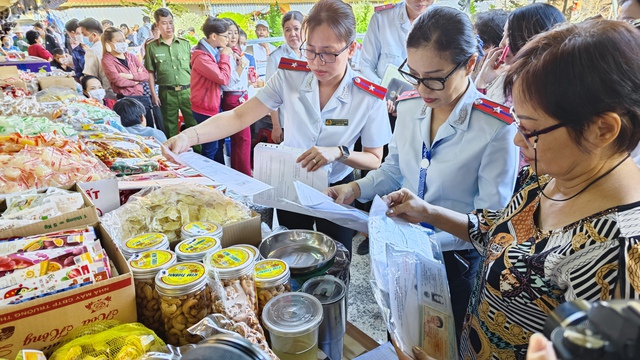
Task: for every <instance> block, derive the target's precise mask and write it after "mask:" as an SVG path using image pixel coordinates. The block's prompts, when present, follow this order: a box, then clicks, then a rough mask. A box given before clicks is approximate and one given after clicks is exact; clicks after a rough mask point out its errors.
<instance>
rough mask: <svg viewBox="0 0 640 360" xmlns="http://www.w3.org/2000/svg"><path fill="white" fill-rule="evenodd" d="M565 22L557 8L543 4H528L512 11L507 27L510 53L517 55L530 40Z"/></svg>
mask: <svg viewBox="0 0 640 360" xmlns="http://www.w3.org/2000/svg"><path fill="white" fill-rule="evenodd" d="M565 21H566V19H565V17H564V15H563V14H562V12H561V11H560V10H558V8H556V7H555V6H553V5H549V4H545V3H534V4H529V5H526V6H523V7H521V8H518V9H515V10H513V12H512V13H511V15H509V19H508V22H509V25H507V30H508V31H509V34H508V35H509V48H510V49H511V53H512V54H514V55H515V54H517V53H518V51H520V49H521V48H522V47H523V46H524V44H526V43H527V42H528V41H529V40H531V38H533V37H534V36H536V35H538V34H540V33H543V32H546V31H547V30H549V29H551V28H553V27H554V26H556V25H558V24H560V23H564V22H565Z"/></svg>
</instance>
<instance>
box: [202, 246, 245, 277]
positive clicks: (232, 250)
mask: <svg viewBox="0 0 640 360" xmlns="http://www.w3.org/2000/svg"><path fill="white" fill-rule="evenodd" d="M253 264H254V262H253V255H251V253H250V252H249V250H246V249H243V248H237V247H229V248H226V249H222V250H219V251H216V252H214V253H211V254H208V255H207V256H206V257H205V258H204V265H205V266H206V267H207V272H211V271H216V272H217V273H218V276H220V278H221V279H234V278H237V277H240V276H242V275H248V274H253Z"/></svg>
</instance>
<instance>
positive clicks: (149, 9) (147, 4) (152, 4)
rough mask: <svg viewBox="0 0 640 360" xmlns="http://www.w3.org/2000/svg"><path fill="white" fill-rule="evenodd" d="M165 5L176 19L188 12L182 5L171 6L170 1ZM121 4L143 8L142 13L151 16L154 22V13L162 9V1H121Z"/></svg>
mask: <svg viewBox="0 0 640 360" xmlns="http://www.w3.org/2000/svg"><path fill="white" fill-rule="evenodd" d="M165 3H166V5H167V8H169V10H171V12H172V13H173V16H175V17H178V16H180V15H182V14H184V13H186V12H187V9H186V8H185V7H184V6H182V5H180V4H171V3H170V2H169V1H166V2H165ZM120 4H121V5H122V6H135V7H142V13H143V14H144V15H147V16H149V17H150V18H151V19H152V21H153V13H154V12H155V11H156V10H158V9H159V8H161V7H162V0H141V1H138V2H131V1H125V0H120Z"/></svg>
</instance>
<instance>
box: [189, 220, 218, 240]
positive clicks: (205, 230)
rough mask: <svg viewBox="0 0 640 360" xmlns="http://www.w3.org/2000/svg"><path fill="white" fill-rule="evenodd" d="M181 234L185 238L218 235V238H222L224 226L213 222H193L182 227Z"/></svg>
mask: <svg viewBox="0 0 640 360" xmlns="http://www.w3.org/2000/svg"><path fill="white" fill-rule="evenodd" d="M181 233H182V236H183V237H193V236H200V235H218V237H221V236H222V226H220V225H219V224H216V223H213V222H205V221H192V222H190V223H187V224H185V225H184V226H183V227H182V231H181ZM185 235H186V236H185Z"/></svg>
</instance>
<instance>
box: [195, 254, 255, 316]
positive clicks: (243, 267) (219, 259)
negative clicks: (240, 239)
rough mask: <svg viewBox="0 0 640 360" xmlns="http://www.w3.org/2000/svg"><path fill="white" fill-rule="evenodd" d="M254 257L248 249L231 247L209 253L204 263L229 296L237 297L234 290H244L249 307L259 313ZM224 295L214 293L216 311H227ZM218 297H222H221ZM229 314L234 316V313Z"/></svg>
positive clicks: (213, 279) (210, 274) (208, 271)
mask: <svg viewBox="0 0 640 360" xmlns="http://www.w3.org/2000/svg"><path fill="white" fill-rule="evenodd" d="M253 259H254V257H253V255H252V254H251V253H250V252H249V251H248V250H246V249H243V248H238V247H229V248H226V249H222V250H219V251H217V252H215V253H211V254H209V255H207V257H205V259H204V265H205V266H206V267H207V274H208V275H209V278H210V279H211V280H212V281H216V280H220V282H221V283H222V286H223V287H224V288H225V290H226V293H227V294H226V296H227V297H234V298H237V296H234V294H233V292H237V293H239V292H244V295H246V301H247V303H248V305H249V308H250V309H251V310H253V312H254V313H256V314H257V310H258V299H257V297H256V282H255V276H254V269H253V266H254V260H253ZM216 293H219V292H216ZM230 293H231V294H230ZM222 295H223V294H219V295H216V294H214V306H213V312H214V313H219V314H225V313H227V312H226V310H227V309H225V308H224V306H225V305H224V303H225V302H226V300H225V301H223V299H222V298H221V296H222ZM239 295H242V294H239ZM216 297H220V299H218V298H216ZM239 305H241V304H239ZM228 315H230V316H233V314H228Z"/></svg>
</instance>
